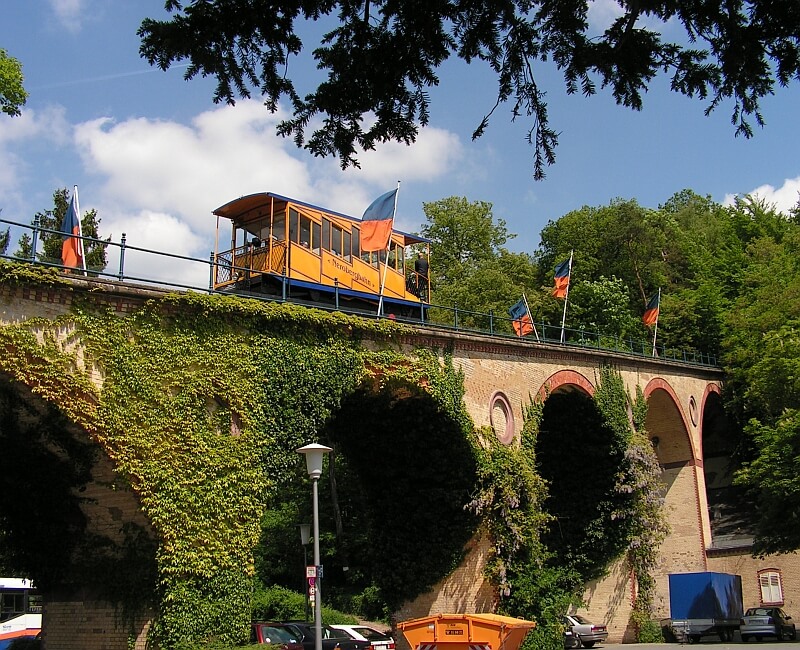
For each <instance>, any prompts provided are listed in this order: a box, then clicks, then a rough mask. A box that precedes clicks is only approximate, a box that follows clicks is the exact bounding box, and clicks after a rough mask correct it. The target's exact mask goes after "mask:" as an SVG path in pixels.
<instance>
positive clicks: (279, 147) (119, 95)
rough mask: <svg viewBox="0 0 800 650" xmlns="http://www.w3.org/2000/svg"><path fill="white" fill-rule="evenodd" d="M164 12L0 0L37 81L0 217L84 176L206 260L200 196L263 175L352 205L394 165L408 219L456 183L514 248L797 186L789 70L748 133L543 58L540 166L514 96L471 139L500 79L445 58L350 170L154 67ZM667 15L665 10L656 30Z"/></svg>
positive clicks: (387, 184)
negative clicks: (582, 219)
mask: <svg viewBox="0 0 800 650" xmlns="http://www.w3.org/2000/svg"><path fill="white" fill-rule="evenodd" d="M613 7H614V3H613V2H611V1H610V0H595V1H593V2H592V3H591V14H590V15H591V16H592V18H593V20H594V21H596V24H597V25H602V23H603V21H604V20H608V15H610V13H613V11H614V9H613ZM167 16H168V14H166V12H165V11H164V3H163V0H133V1H131V0H33V1H32V0H4V2H3V6H2V22H0V48H4V49H5V50H7V52H8V53H9V54H10V55H11V56H13V57H15V58H17V59H19V60H20V61H21V62H22V64H23V73H24V75H25V87H26V89H27V90H28V92H29V93H30V97H29V99H28V103H27V105H26V106H25V108H24V110H23V115H22V116H21V117H17V118H9V117H7V116H5V115H0V208H1V209H2V217H3V218H5V219H10V220H13V221H19V222H25V223H27V222H30V221H31V220H32V217H33V215H34V214H35V213H36V212H37V211H40V210H45V209H48V208H50V207H52V199H51V197H52V193H53V191H54V190H55V189H57V188H60V187H68V188H71V187H72V186H73V185H78V186H79V192H80V199H81V209H82V211H86V210H89V209H91V208H96V209H97V211H98V215H99V217H100V219H101V226H100V230H101V234H102V235H104V236H109V235H110V236H111V237H112V240H113V241H119V238H120V236H121V234H122V233H123V232H124V233H126V236H127V241H128V243H129V244H131V245H133V246H139V247H142V248H155V249H159V250H167V251H170V252H173V253H176V254H180V255H187V256H195V257H199V258H203V259H207V258H208V254H209V252H210V251H212V250H213V248H214V230H215V223H216V220H215V218H214V217H213V215H212V214H211V213H212V211H213V210H214V209H215V208H217V207H218V206H220V205H222V204H224V203H226V202H227V201H229V200H231V199H233V198H236V197H238V196H241V195H245V194H250V193H253V192H260V191H272V192H277V193H280V194H284V195H287V196H291V197H293V198H297V199H301V200H303V201H306V202H309V203H314V204H317V205H321V206H324V207H329V208H331V209H334V210H337V211H340V212H344V213H346V214H351V215H354V216H360V215H361V214H362V213H363V211H364V209H365V208H366V207H367V205H368V204H369V203H370V202H371V201H372V199H374V198H375V197H377V196H378V195H380V194H382V193H383V192H385V191H387V190H389V189H392V188H394V187H395V185H396V183H397V181H398V180H400V181H402V185H401V190H400V197H399V201H398V214H397V222H396V225H397V226H398V227H400V228H401V229H403V230H407V231H416V230H418V229H419V227H420V225H421V223H423V221H424V214H423V210H422V204H423V202H432V201H436V200H439V199H442V198H445V197H448V196H453V195H456V196H465V197H467V198H468V199H469V200H471V201H477V200H481V201H488V202H490V203H492V204H493V207H494V215H495V216H496V217H497V218H502V219H504V220H505V221H506V222H507V224H508V229H509V231H510V232H512V233H515V234H516V235H517V237H516V239H514V240H512V241H511V242H509V248H510V249H511V250H514V251H527V252H533V251H534V250H535V248H536V246H537V244H538V241H539V233H540V231H541V229H542V227H543V226H544V225H545V224H546V223H547V222H548V221H550V220H555V219H558V218H559V217H560V216H562V215H564V214H566V213H567V212H570V211H572V210H576V209H579V208H581V207H582V206H584V205H590V206H600V205H606V204H608V203H609V202H610V201H611V200H613V199H615V198H624V199H636V200H637V201H638V202H639V203H640V204H641V205H644V206H647V207H657V206H658V205H659V204H661V203H663V202H664V201H666V200H667V199H668V198H669V197H670V196H672V195H673V194H674V193H675V192H677V191H680V190H682V189H686V188H688V189H692V190H694V191H696V192H698V193H699V194H703V195H710V196H711V197H712V198H713V199H714V200H716V201H720V202H724V201H730V199H731V197H732V196H734V195H736V194H748V193H756V194H758V195H759V196H761V197H762V198H764V199H766V200H768V201H770V202H772V203H775V204H776V205H777V206H778V207H779V208H780V209H784V210H786V209H788V208H789V207H791V206H792V205H794V204H796V203H797V200H798V192H799V191H800V157H798V155H797V152H798V151H800V128H799V127H798V120H797V114H798V107H800V88H798V87H797V85H795V86H793V87H790V88H788V89H779V90H778V94H777V95H776V96H774V97H771V98H769V99H768V100H766V101H764V103H763V106H762V112H763V114H764V117H765V119H766V122H767V126H766V127H765V128H764V129H757V130H756V136H755V137H754V138H753V139H751V140H745V139H743V138H735V137H734V130H733V127H732V125H731V124H730V113H731V105H723V106H721V107H720V108H719V109H717V111H715V112H714V113H713V114H712V115H711V116H710V117H705V116H704V115H703V110H704V108H705V104H704V103H703V102H701V101H698V100H689V99H687V98H684V97H680V96H677V95H674V94H672V93H670V92H668V81H667V80H666V79H659V80H657V81H656V82H655V83H654V85H653V87H652V88H651V90H650V92H649V93H648V94H647V95H646V97H645V107H644V110H643V111H642V112H633V111H630V110H629V109H625V108H622V107H618V106H616V105H615V104H614V101H613V99H612V97H611V95H610V93H608V92H606V91H600V92H599V93H598V95H596V96H594V97H592V98H589V99H587V98H584V97H582V96H567V95H566V94H565V93H564V91H563V85H564V84H563V81H562V80H561V78H560V76H559V74H558V72H557V71H555V70H553V69H551V68H548V67H546V66H542V67H541V69H540V71H539V73H538V74H539V82H540V85H541V86H542V88H543V89H544V90H546V91H547V93H548V94H547V100H548V103H549V113H550V119H551V124H552V126H553V127H554V128H556V130H558V131H560V132H561V137H560V144H559V147H558V149H557V156H558V159H557V162H556V164H555V165H554V166H552V167H550V168H548V170H547V178H546V179H545V180H544V181H534V180H533V179H532V153H533V152H532V150H531V148H530V147H529V146H528V145H527V143H526V142H525V140H524V137H525V133H526V131H527V128H528V123H527V122H526V120H525V119H524V118H520V119H519V120H518V121H517V122H516V123H512V122H511V119H510V107H508V106H506V107H502V106H501V107H500V108H498V109H497V110H496V111H495V113H494V117H493V118H492V122H491V124H490V126H489V128H488V129H487V131H486V133H485V135H484V136H483V137H482V138H481V139H479V140H477V141H475V142H472V141H471V134H472V131H473V130H474V128H475V127H476V126H477V124H478V123H479V122H480V120H481V118H482V117H483V115H484V114H485V113H486V112H487V111H489V110H490V109H491V107H492V105H493V102H494V92H495V86H494V78H493V76H492V75H491V74H490V73H489V72H488V71H487V70H486V69H485V68H482V67H481V66H480V65H473V66H467V65H466V64H463V63H462V62H460V61H455V60H454V61H451V62H448V63H447V65H446V66H445V68H444V69H443V71H442V76H441V84H440V86H439V87H438V88H435V89H433V90H432V91H431V98H432V107H431V121H430V126H429V127H428V128H426V129H424V130H423V131H422V132H421V135H420V137H419V139H418V142H417V143H416V144H415V145H413V146H410V147H406V146H404V145H399V144H390V145H385V146H383V147H381V148H380V149H379V150H378V151H376V152H368V153H365V154H363V155H362V156H360V161H361V165H362V167H361V169H360V170H359V169H348V170H346V171H342V170H341V169H339V166H338V163H337V161H336V160H333V159H325V160H321V159H317V158H313V157H312V156H310V154H308V153H306V152H304V151H302V150H298V149H296V148H295V147H294V145H293V143H292V142H291V141H290V140H285V139H283V138H280V137H279V136H277V135H275V131H274V127H275V124H276V123H277V121H278V120H279V119H280V117H281V115H277V116H276V115H270V114H269V113H268V112H267V110H266V109H265V108H264V107H263V105H262V103H261V102H260V101H259V100H258V99H254V100H251V101H242V102H237V104H236V106H235V107H228V106H221V105H215V104H213V102H212V100H211V97H212V92H213V88H214V83H213V80H210V79H205V80H204V79H194V80H192V81H190V82H186V81H184V80H183V72H184V68H183V67H179V68H176V69H172V70H170V71H168V72H166V73H165V72H162V71H160V70H157V69H153V68H150V67H149V66H148V65H147V63H146V62H145V61H144V60H143V59H141V58H140V57H139V54H138V48H139V39H138V38H137V36H136V30H137V29H138V27H139V24H140V23H141V20H142V19H143V18H145V17H153V18H166V17H167ZM672 29H674V26H672V25H669V24H668V25H664V26H663V31H664V34H665V36H667V37H668V36H670V32H671V30H672ZM317 31H318V28H317ZM313 45H314V43H313V42H312V41H308V42H307V44H306V51H308V52H310V51H311V50H312V49H313ZM304 66H305V67H304ZM304 69H305V70H307V71H308V73H307V75H306V76H305V77H303V75H302V74H301V72H302V71H303V70H304ZM291 70H296V71H298V72H297V73H296V74H298V77H299V78H298V81H300V83H301V84H302V80H303V78H305V79H306V80H308V79H309V77H311V75H313V69H312V68H311V67H310V66H308V64H307V62H305V61H298V62H297V63H296V65H295V64H293V66H292V68H291ZM284 115H285V114H284ZM176 273H177V271H176Z"/></svg>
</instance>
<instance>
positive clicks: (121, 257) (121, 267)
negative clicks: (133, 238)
mask: <svg viewBox="0 0 800 650" xmlns="http://www.w3.org/2000/svg"><path fill="white" fill-rule="evenodd" d="M127 241H128V240H127V239H126V237H125V233H122V238H121V239H120V240H119V273H117V279H118V280H123V279H124V278H125V243H126V242H127Z"/></svg>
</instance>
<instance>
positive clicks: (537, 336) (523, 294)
mask: <svg viewBox="0 0 800 650" xmlns="http://www.w3.org/2000/svg"><path fill="white" fill-rule="evenodd" d="M522 299H523V300H524V301H525V309H526V310H527V311H528V318H530V320H531V325H532V326H533V333H534V334H536V340H537V341H538V340H539V332H538V331H537V330H536V323H534V322H533V316H531V308H530V307H529V306H528V299H527V298H526V297H525V292H524V291H523V292H522Z"/></svg>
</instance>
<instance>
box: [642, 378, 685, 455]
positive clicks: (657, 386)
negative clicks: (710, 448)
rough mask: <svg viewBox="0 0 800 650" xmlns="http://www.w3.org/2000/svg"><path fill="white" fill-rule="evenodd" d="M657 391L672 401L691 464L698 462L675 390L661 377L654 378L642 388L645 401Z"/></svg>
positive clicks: (683, 411)
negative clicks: (690, 455)
mask: <svg viewBox="0 0 800 650" xmlns="http://www.w3.org/2000/svg"><path fill="white" fill-rule="evenodd" d="M658 390H662V391H664V392H665V393H666V394H667V395H669V398H670V399H671V400H672V403H673V405H674V406H675V409H676V410H677V411H678V415H679V416H680V418H681V424H682V425H683V431H684V434H685V435H686V442H687V443H688V445H689V450H690V452H691V454H692V458H691V460H692V463H696V462H697V460H698V450H697V449H695V446H694V444H693V443H692V436H691V433H690V432H691V426H690V424H689V419H688V417H687V416H686V411H685V410H684V408H683V406H682V405H681V401H680V398H679V397H678V394H677V393H676V392H675V389H674V388H672V386H671V385H670V384H669V382H667V381H666V380H664V379H662V378H661V377H656V378H655V379H651V380H650V381H649V382H648V383H647V386H645V388H644V396H645V399H647V400H648V401H649V400H650V398H651V397H652V395H653V393H655V392H656V391H658Z"/></svg>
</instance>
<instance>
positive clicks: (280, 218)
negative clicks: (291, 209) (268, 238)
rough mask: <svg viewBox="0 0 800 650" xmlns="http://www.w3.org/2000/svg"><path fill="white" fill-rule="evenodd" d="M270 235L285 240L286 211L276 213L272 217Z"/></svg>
mask: <svg viewBox="0 0 800 650" xmlns="http://www.w3.org/2000/svg"><path fill="white" fill-rule="evenodd" d="M272 237H273V239H277V240H278V241H285V240H286V213H285V212H281V213H280V214H276V215H275V216H274V218H273V219H272Z"/></svg>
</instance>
